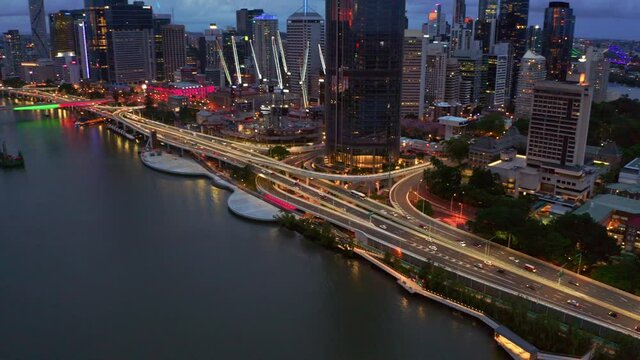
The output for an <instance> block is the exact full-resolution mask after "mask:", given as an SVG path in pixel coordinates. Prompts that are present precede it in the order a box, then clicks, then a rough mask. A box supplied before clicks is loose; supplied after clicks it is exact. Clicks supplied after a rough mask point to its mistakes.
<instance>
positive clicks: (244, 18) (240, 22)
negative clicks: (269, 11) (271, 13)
mask: <svg viewBox="0 0 640 360" xmlns="http://www.w3.org/2000/svg"><path fill="white" fill-rule="evenodd" d="M262 14H264V10H262V9H251V10H249V9H240V10H236V31H238V35H241V36H249V37H251V38H253V19H254V18H255V17H256V16H260V15H262Z"/></svg>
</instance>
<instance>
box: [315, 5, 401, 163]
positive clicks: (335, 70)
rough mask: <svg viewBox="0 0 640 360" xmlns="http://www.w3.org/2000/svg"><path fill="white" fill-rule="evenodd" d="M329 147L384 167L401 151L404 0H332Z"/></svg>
mask: <svg viewBox="0 0 640 360" xmlns="http://www.w3.org/2000/svg"><path fill="white" fill-rule="evenodd" d="M326 16H327V61H326V63H327V75H326V78H327V81H326V101H325V104H326V110H325V116H326V124H327V131H326V134H327V143H326V146H327V151H328V154H329V156H330V158H331V159H332V160H333V161H341V162H343V163H345V164H348V165H351V166H358V167H375V168H379V167H380V166H382V165H383V164H384V163H386V162H394V161H395V160H397V158H398V156H399V151H400V93H401V88H402V57H401V56H398V55H399V54H401V53H402V45H403V35H404V24H405V21H404V20H405V18H404V16H405V1H404V0H353V1H348V2H345V1H341V0H327V1H326Z"/></svg>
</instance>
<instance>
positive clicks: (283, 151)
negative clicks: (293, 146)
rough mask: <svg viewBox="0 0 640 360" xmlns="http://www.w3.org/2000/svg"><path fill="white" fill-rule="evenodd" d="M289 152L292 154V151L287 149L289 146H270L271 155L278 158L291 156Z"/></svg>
mask: <svg viewBox="0 0 640 360" xmlns="http://www.w3.org/2000/svg"><path fill="white" fill-rule="evenodd" d="M289 154H291V152H289V150H287V148H286V147H284V146H282V145H276V146H274V147H271V148H269V156H271V157H272V158H274V159H276V160H282V159H284V158H285V157H287V156H289Z"/></svg>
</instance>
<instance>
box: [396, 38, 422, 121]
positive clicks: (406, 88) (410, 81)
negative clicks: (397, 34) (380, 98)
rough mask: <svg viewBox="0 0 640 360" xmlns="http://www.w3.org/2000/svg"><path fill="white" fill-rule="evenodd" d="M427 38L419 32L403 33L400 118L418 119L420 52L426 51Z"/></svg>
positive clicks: (420, 74) (420, 73)
mask: <svg viewBox="0 0 640 360" xmlns="http://www.w3.org/2000/svg"><path fill="white" fill-rule="evenodd" d="M426 43H427V38H426V37H425V35H424V34H423V33H422V31H420V30H405V31H404V47H403V49H402V93H401V103H400V116H401V118H406V117H414V118H418V114H419V107H420V87H421V86H422V84H424V81H421V80H422V78H421V76H422V67H423V63H422V51H423V49H425V50H426V47H425V45H426Z"/></svg>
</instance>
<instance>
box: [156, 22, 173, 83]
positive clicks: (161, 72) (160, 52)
mask: <svg viewBox="0 0 640 360" xmlns="http://www.w3.org/2000/svg"><path fill="white" fill-rule="evenodd" d="M169 24H171V14H153V50H154V54H155V60H156V65H155V68H156V80H158V81H165V80H168V79H170V76H168V75H171V74H166V73H165V69H164V45H163V44H164V38H163V36H162V27H164V26H165V25H169Z"/></svg>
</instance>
